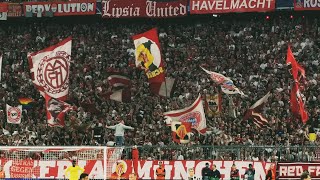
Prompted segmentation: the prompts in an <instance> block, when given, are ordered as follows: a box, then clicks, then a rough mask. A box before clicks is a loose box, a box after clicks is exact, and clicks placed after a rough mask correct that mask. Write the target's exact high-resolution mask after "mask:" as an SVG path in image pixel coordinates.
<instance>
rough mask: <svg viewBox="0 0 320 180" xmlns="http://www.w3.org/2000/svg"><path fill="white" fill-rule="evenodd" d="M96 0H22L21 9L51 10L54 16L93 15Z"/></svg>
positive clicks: (36, 12)
mask: <svg viewBox="0 0 320 180" xmlns="http://www.w3.org/2000/svg"><path fill="white" fill-rule="evenodd" d="M96 6H97V4H96V0H86V1H69V2H24V3H23V11H24V13H25V15H26V13H33V14H39V13H40V14H44V13H46V12H52V13H53V15H54V16H72V15H94V14H96Z"/></svg>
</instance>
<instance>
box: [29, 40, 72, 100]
mask: <svg viewBox="0 0 320 180" xmlns="http://www.w3.org/2000/svg"><path fill="white" fill-rule="evenodd" d="M71 41H72V40H71V37H69V38H67V39H64V40H63V41H61V42H59V43H58V44H56V45H53V46H50V47H48V48H46V49H43V50H41V51H38V52H35V53H31V54H29V55H28V61H29V67H30V72H31V78H32V81H33V83H34V84H35V86H36V87H37V89H38V90H39V91H40V93H41V95H42V96H43V97H44V96H45V93H46V94H48V95H49V96H51V97H53V98H56V99H59V100H66V99H67V96H68V92H69V68H70V60H71Z"/></svg>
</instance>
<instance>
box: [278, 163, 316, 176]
mask: <svg viewBox="0 0 320 180" xmlns="http://www.w3.org/2000/svg"><path fill="white" fill-rule="evenodd" d="M278 166H279V179H286V180H287V179H300V176H301V174H302V173H303V171H305V170H307V171H308V172H309V173H310V176H311V178H312V179H313V180H315V179H319V180H320V163H298V162H297V163H278Z"/></svg>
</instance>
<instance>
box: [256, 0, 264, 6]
mask: <svg viewBox="0 0 320 180" xmlns="http://www.w3.org/2000/svg"><path fill="white" fill-rule="evenodd" d="M264 3H265V0H258V2H257V6H256V8H264V7H265V6H264Z"/></svg>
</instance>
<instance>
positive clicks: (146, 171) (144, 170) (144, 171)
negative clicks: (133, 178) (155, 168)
mask: <svg viewBox="0 0 320 180" xmlns="http://www.w3.org/2000/svg"><path fill="white" fill-rule="evenodd" d="M151 167H152V161H145V162H144V164H143V167H141V161H139V163H138V172H139V177H140V178H144V179H151V177H150V169H151Z"/></svg>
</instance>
